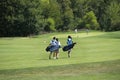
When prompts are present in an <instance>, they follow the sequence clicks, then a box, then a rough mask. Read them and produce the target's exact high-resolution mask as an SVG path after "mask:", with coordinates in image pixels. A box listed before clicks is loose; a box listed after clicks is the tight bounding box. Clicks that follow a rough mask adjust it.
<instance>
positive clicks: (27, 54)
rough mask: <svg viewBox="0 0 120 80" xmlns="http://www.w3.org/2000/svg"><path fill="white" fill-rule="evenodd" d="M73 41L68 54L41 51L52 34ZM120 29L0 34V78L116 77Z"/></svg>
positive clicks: (83, 79)
mask: <svg viewBox="0 0 120 80" xmlns="http://www.w3.org/2000/svg"><path fill="white" fill-rule="evenodd" d="M68 35H71V36H72V37H73V41H75V42H77V45H76V46H75V47H74V49H73V50H72V57H71V58H67V52H63V51H62V49H60V58H59V59H58V60H54V59H52V60H49V59H48V55H49V53H48V52H46V51H45V48H46V46H47V45H48V44H49V42H50V40H51V39H52V37H53V36H56V37H58V38H59V40H60V41H61V44H62V46H64V45H66V39H67V36H68ZM119 35H120V32H119V31H118V32H96V31H94V32H90V33H89V34H88V35H87V34H86V33H84V32H79V33H77V34H75V33H73V32H69V33H67V32H66V33H51V34H44V35H39V36H35V37H31V38H29V37H16V38H0V80H120V77H119V74H120V54H119V53H120V36H119Z"/></svg>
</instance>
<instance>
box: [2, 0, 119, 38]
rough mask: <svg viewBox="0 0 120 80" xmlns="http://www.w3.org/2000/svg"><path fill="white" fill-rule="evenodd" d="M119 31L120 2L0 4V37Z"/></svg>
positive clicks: (10, 0) (26, 0) (15, 0)
mask: <svg viewBox="0 0 120 80" xmlns="http://www.w3.org/2000/svg"><path fill="white" fill-rule="evenodd" d="M76 28H77V29H86V28H87V29H93V30H102V31H117V30H120V0H0V36H1V37H3V36H29V35H36V34H40V33H43V32H53V31H68V30H73V29H76Z"/></svg>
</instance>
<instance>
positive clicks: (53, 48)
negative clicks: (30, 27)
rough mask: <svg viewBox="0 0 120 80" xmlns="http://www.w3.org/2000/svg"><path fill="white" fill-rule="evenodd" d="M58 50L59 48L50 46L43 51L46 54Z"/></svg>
mask: <svg viewBox="0 0 120 80" xmlns="http://www.w3.org/2000/svg"><path fill="white" fill-rule="evenodd" d="M59 48H60V47H59V46H53V45H50V46H47V47H46V49H45V50H46V51H47V52H53V51H56V50H57V49H59Z"/></svg>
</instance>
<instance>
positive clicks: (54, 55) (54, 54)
mask: <svg viewBox="0 0 120 80" xmlns="http://www.w3.org/2000/svg"><path fill="white" fill-rule="evenodd" d="M53 58H54V59H56V51H55V52H54V53H53Z"/></svg>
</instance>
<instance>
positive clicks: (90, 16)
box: [83, 11, 99, 29]
mask: <svg viewBox="0 0 120 80" xmlns="http://www.w3.org/2000/svg"><path fill="white" fill-rule="evenodd" d="M83 23H84V26H85V27H86V28H88V29H98V28H99V23H98V22H97V18H96V16H95V14H94V12H93V11H90V12H88V13H86V15H85V16H84V17H83Z"/></svg>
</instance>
